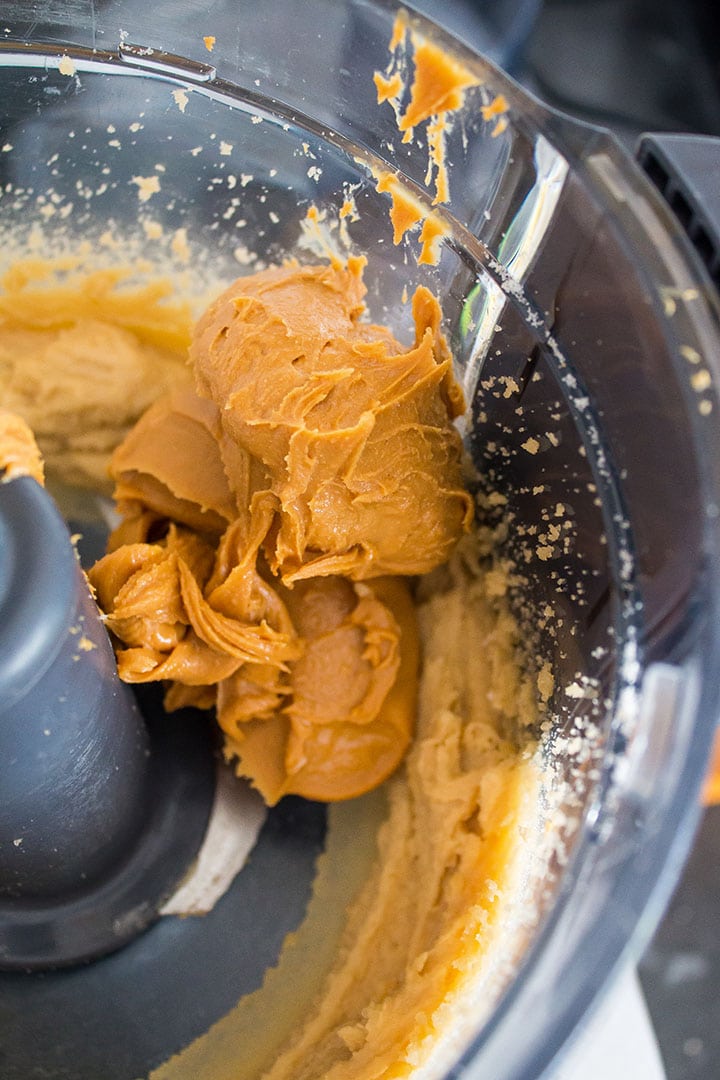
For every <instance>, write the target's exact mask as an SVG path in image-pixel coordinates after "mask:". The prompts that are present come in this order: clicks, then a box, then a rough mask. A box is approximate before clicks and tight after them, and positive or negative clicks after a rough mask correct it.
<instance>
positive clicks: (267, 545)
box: [90, 260, 472, 804]
mask: <svg viewBox="0 0 720 1080" xmlns="http://www.w3.org/2000/svg"><path fill="white" fill-rule="evenodd" d="M362 266H363V263H362V262H361V261H360V260H354V261H350V262H349V263H348V265H347V266H345V267H343V266H335V265H321V266H313V267H301V266H299V265H297V264H294V263H289V264H287V265H285V266H282V267H275V268H272V269H269V270H266V271H263V272H261V273H258V274H255V275H252V276H249V277H245V278H240V279H239V280H238V281H236V282H234V284H233V285H231V286H230V288H229V289H227V290H226V291H225V292H224V293H223V294H222V295H221V296H220V297H219V298H218V299H217V300H216V301H215V302H214V303H213V304H211V305H210V307H209V308H208V310H207V311H206V312H205V314H204V315H203V316H202V317H201V318H200V320H199V322H198V323H197V326H196V328H195V332H194V334H193V338H192V343H191V346H190V358H191V362H192V367H193V373H194V378H195V383H196V391H197V392H196V393H194V392H192V391H189V390H185V389H181V390H176V391H174V392H172V393H171V394H170V395H169V396H166V397H164V398H162V399H160V400H159V401H158V402H156V403H155V404H154V405H153V406H152V407H151V408H150V409H149V410H148V411H147V412H146V413H145V415H144V416H143V417H142V418H141V420H140V421H139V422H138V424H137V425H136V426H135V428H134V429H133V430H132V431H131V432H130V434H129V435H128V437H127V438H126V439H125V440H124V442H123V443H122V444H121V445H120V446H119V447H118V449H117V450H116V451H115V453H114V455H113V459H112V466H111V469H112V474H113V477H114V479H115V482H116V489H115V497H116V500H117V506H118V510H119V511H120V513H121V515H122V522H121V524H120V526H119V527H118V528H117V530H116V531H115V533H114V534H113V536H112V537H111V542H110V548H111V550H110V552H109V554H108V555H107V556H106V557H105V558H104V559H102V560H101V561H100V562H99V563H98V564H96V566H95V567H94V568H93V570H92V571H91V574H90V579H91V582H92V584H93V585H94V587H95V589H96V592H97V597H98V602H99V604H100V606H101V608H102V609H103V611H104V612H105V616H106V622H107V626H108V629H109V630H110V631H111V632H112V633H113V635H114V636H115V639H116V641H117V643H118V647H117V656H118V668H119V672H120V676H121V678H123V679H124V680H125V681H127V682H137V683H140V682H149V681H157V680H162V681H164V682H166V683H167V684H168V689H167V693H166V706H167V707H168V708H170V709H173V708H178V707H180V706H183V705H196V706H200V707H209V706H212V705H214V706H216V708H217V716H218V722H219V724H220V726H221V728H222V729H223V731H224V732H225V735H226V744H225V746H226V753H227V755H228V757H232V758H236V759H237V761H238V771H239V772H240V773H242V774H243V775H245V776H248V777H250V779H251V780H252V782H253V783H254V784H255V786H256V787H257V788H258V789H259V790H260V792H261V793H262V795H263V796H264V798H265V799H266V801H267V802H268V803H270V804H273V803H275V802H277V801H278V799H280V798H281V797H282V796H283V795H285V794H289V793H293V794H299V795H304V796H306V797H309V798H313V799H321V800H336V799H346V798H350V797H353V796H356V795H358V794H360V793H362V792H364V791H367V790H369V789H370V788H372V787H374V786H376V785H377V784H379V783H380V782H381V781H382V780H384V779H385V778H386V777H387V776H388V775H389V774H390V773H391V772H392V771H393V770H394V769H395V768H396V767H397V765H398V764H399V762H400V760H401V759H402V757H403V755H404V753H405V751H406V749H407V747H408V745H409V742H410V738H411V733H412V728H413V719H414V715H415V707H416V681H417V668H418V659H419V657H418V643H417V628H416V625H415V613H414V607H413V602H412V598H411V595H410V591H409V586H408V583H407V580H406V579H408V578H410V577H412V576H414V575H417V574H422V573H425V572H427V571H429V570H431V569H433V568H434V567H435V566H438V565H440V564H441V563H443V562H445V561H446V560H447V558H448V557H449V555H450V552H451V551H452V549H453V548H454V546H455V544H456V543H457V541H458V539H459V537H460V536H461V535H462V533H463V532H464V531H466V530H467V528H468V526H469V523H470V520H471V517H472V502H471V499H470V497H469V495H468V494H467V492H466V491H465V490H464V488H463V485H462V476H461V447H460V440H459V436H458V434H457V432H456V430H455V428H454V427H453V424H452V420H453V418H454V417H455V416H456V415H457V414H458V413H459V411H460V410H461V408H462V405H463V402H462V395H461V392H460V390H459V388H458V387H457V384H456V383H455V381H454V379H453V376H452V370H451V358H450V353H449V350H448V347H447V345H446V343H445V340H444V338H443V337H442V334H441V332H440V310H439V306H438V304H437V301H436V300H435V299H434V297H432V295H431V294H430V293H429V292H428V291H427V290H426V289H424V288H420V289H418V290H417V292H416V294H415V297H414V300H413V315H414V319H415V342H414V344H413V345H412V346H411V347H410V348H403V346H402V345H400V344H399V343H398V342H397V341H396V340H395V339H394V337H393V336H392V335H391V333H390V332H389V331H388V330H387V329H386V328H384V327H379V326H374V325H372V324H370V323H368V322H365V321H363V319H362V316H363V314H364V305H363V296H364V291H365V290H364V285H363V283H362Z"/></svg>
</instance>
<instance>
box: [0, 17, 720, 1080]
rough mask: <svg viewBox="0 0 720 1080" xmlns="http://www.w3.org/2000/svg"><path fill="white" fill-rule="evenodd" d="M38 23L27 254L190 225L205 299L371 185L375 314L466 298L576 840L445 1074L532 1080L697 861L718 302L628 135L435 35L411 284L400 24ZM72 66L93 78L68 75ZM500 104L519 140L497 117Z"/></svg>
mask: <svg viewBox="0 0 720 1080" xmlns="http://www.w3.org/2000/svg"><path fill="white" fill-rule="evenodd" d="M23 7H24V5H22V4H16V3H10V4H8V5H7V10H5V11H4V12H3V15H4V19H5V20H6V25H8V26H9V27H10V28H11V30H12V31H13V35H12V36H14V37H15V38H22V36H23V35H24V34H31V35H32V37H33V38H34V39H35V44H34V45H33V46H32V47H30V46H27V47H26V46H24V45H22V44H17V43H15V44H12V43H10V42H9V41H8V42H7V43H6V44H4V45H3V51H2V52H0V65H2V66H0V78H1V79H2V86H1V87H0V89H1V90H2V100H3V102H4V109H5V112H6V116H5V122H4V130H5V132H6V135H5V136H4V137H5V138H6V139H7V145H8V146H10V150H9V151H8V152H7V153H6V154H4V155H2V157H1V158H0V167H2V170H3V174H2V182H3V184H4V185H5V190H4V194H3V198H2V200H1V201H0V217H1V218H2V220H3V222H4V223H8V222H9V223H12V225H13V227H14V228H16V229H17V228H20V229H22V228H26V229H27V234H28V236H31V231H32V228H33V226H34V225H36V224H37V222H38V221H42V225H43V230H44V235H46V236H47V235H53V236H56V237H57V243H58V244H60V243H62V242H63V237H65V236H66V235H67V233H68V232H72V231H74V232H75V234H76V235H80V234H82V235H83V236H84V237H85V238H87V239H89V240H91V241H93V242H95V243H96V244H98V246H100V238H101V237H102V235H103V234H104V233H105V232H106V231H107V230H108V229H109V228H110V229H112V230H113V231H114V233H115V234H116V235H117V236H125V235H131V234H133V233H136V232H138V229H139V225H138V223H139V222H140V225H142V221H143V220H145V221H146V222H148V223H150V222H153V221H160V222H161V224H162V227H163V230H164V235H165V236H166V237H171V236H174V235H177V233H176V230H178V229H183V230H186V233H185V234H184V235H185V236H186V238H187V240H188V242H189V243H190V246H191V259H192V265H193V269H194V270H195V271H197V273H198V275H199V278H202V274H203V273H204V272H205V271H207V270H208V268H209V267H211V269H212V271H213V273H219V274H220V275H221V276H222V275H224V276H230V275H231V274H235V273H237V272H238V269H239V265H240V266H243V265H252V264H253V262H254V261H256V260H262V261H271V260H275V259H277V258H279V257H282V256H283V255H286V254H298V255H300V256H301V257H302V258H311V257H312V238H309V237H308V233H307V229H306V228H305V226H304V224H303V222H304V220H305V217H306V213H307V210H308V208H309V206H310V205H311V204H313V205H315V206H317V207H318V208H319V209H320V211H321V213H322V212H324V213H325V214H326V215H327V217H326V221H327V222H329V223H331V222H333V221H337V219H338V215H339V211H340V209H341V207H342V205H343V202H344V200H345V199H346V197H347V195H348V194H349V193H351V194H352V195H353V197H354V199H355V203H356V206H357V210H358V218H357V220H350V221H348V222H347V223H346V226H347V235H348V236H349V239H350V242H351V246H352V249H353V250H355V251H357V252H362V253H364V254H366V255H367V258H368V267H367V272H366V279H367V281H368V285H369V294H368V305H369V308H370V313H371V315H372V317H373V318H375V319H377V320H381V321H389V322H390V324H391V325H392V326H393V327H394V328H395V330H396V331H397V332H398V334H400V335H405V334H406V333H407V331H408V315H407V308H406V306H405V305H403V303H402V294H403V290H404V289H405V288H406V287H408V288H409V289H411V287H412V285H414V284H415V283H418V282H425V283H427V284H429V285H430V286H431V288H433V289H434V290H435V291H436V292H438V293H439V295H440V297H441V299H442V303H443V310H444V313H445V318H446V327H447V330H448V333H449V336H450V338H451V342H452V346H453V351H454V355H455V359H456V363H457V368H458V374H459V376H460V378H461V381H462V382H463V384H464V387H465V391H466V395H467V398H468V401H469V402H470V403H471V406H470V421H469V423H468V430H467V441H468V446H469V448H470V450H471V452H472V455H473V458H474V460H475V463H476V465H477V466H478V469H479V471H480V474H481V476H482V478H483V482H484V485H485V486H486V487H487V488H488V489H489V490H493V491H497V490H500V491H502V493H503V495H504V496H505V498H506V500H507V502H506V504H505V506H504V510H503V513H504V515H505V518H506V520H507V521H508V522H509V528H508V538H507V541H506V554H507V556H508V558H512V559H514V560H515V562H516V563H517V565H518V566H519V567H520V568H521V569H522V573H523V576H524V578H525V584H524V587H523V589H522V590H521V595H520V596H519V598H518V606H519V610H520V611H521V614H522V618H523V619H524V622H525V626H526V627H527V631H528V637H529V638H531V637H533V636H535V637H537V639H538V643H539V648H540V650H541V652H544V654H545V655H546V656H547V657H548V658H549V659H551V660H552V662H553V665H554V668H555V672H556V694H555V698H554V701H553V709H554V715H555V717H556V720H555V723H554V727H553V730H552V731H551V732H550V733H549V734H548V736H547V760H548V797H549V798H550V799H551V800H554V803H555V810H554V815H555V816H554V818H553V822H554V824H555V830H556V839H557V845H556V855H555V858H554V859H553V860H550V861H548V862H547V863H546V864H545V865H544V873H543V874H542V875H541V877H540V878H539V879H538V881H537V882H536V885H537V895H536V901H535V906H534V913H535V914H534V921H533V926H532V928H531V933H530V934H529V938H528V941H527V944H526V947H525V949H524V951H523V954H522V957H521V959H520V961H519V964H518V967H517V970H516V973H515V976H514V978H513V979H512V981H511V982H510V983H509V984H508V986H507V987H505V989H504V992H503V993H501V994H500V996H499V997H498V1000H497V1001H496V1002H495V1003H494V1004H495V1007H494V1008H493V1010H492V1012H491V1014H490V1016H489V1017H488V1016H487V1015H486V1006H487V1002H478V1025H477V1031H476V1032H475V1037H474V1039H473V1041H472V1044H471V1045H469V1046H468V1047H467V1050H466V1052H465V1054H464V1056H462V1058H461V1059H460V1060H459V1061H453V1062H450V1061H448V1062H447V1066H446V1070H445V1075H446V1076H447V1077H448V1078H449V1077H459V1076H463V1077H473V1076H477V1077H486V1076H490V1077H493V1078H495V1080H520V1078H527V1080H531V1078H533V1080H534V1078H537V1077H538V1076H539V1075H540V1074H541V1073H542V1071H543V1069H544V1068H545V1067H546V1066H547V1064H548V1063H549V1062H550V1061H551V1060H552V1058H553V1057H554V1056H555V1054H556V1053H557V1052H558V1050H559V1048H560V1047H561V1045H562V1044H563V1042H564V1041H565V1040H566V1039H567V1037H568V1036H569V1034H570V1032H571V1031H572V1029H573V1027H574V1025H575V1024H576V1023H577V1022H578V1021H579V1019H580V1018H581V1017H582V1015H583V1014H584V1013H585V1012H586V1010H587V1009H588V1008H589V1007H590V1005H591V1002H592V1000H593V999H594V997H595V996H596V994H597V993H598V992H599V990H600V988H601V987H602V986H603V985H605V984H606V983H607V981H608V980H609V979H610V978H611V976H612V973H613V970H614V969H615V967H616V965H617V963H618V961H619V959H620V958H621V956H622V955H623V954H624V953H625V952H626V951H627V950H628V949H638V948H640V947H641V945H642V943H643V942H644V941H645V940H646V938H647V936H648V935H649V933H650V932H651V930H652V928H653V926H654V923H655V921H656V919H657V917H658V915H659V913H660V910H661V908H662V905H663V903H664V901H665V899H666V897H667V894H668V890H669V888H670V887H671V885H672V882H673V881H674V879H675V877H676V874H677V872H678V869H679V866H680V864H681V861H682V858H683V857H684V854H685V852H686V850H687V848H688V845H689V843H690V838H691V835H692V830H693V827H694V823H695V820H696V810H695V803H696V794H697V790H698V787H699V784H700V780H701V777H702V773H703V770H704V764H705V760H706V754H707V748H708V745H709V741H710V737H711V733H712V731H713V729H714V726H715V723H716V719H717V717H718V713H719V711H720V709H719V700H718V699H719V695H720V687H719V686H718V681H717V678H716V672H717V670H718V665H719V663H720V618H719V616H720V533H719V529H720V524H719V520H718V519H719V515H720V437H719V432H718V425H717V416H718V399H717V394H716V389H715V380H716V378H717V374H718V372H717V365H718V356H720V335H719V332H718V302H717V297H716V295H715V293H714V290H713V288H712V286H711V284H710V282H709V279H707V277H706V276H705V273H704V270H703V268H702V266H701V264H700V263H699V262H698V261H696V260H695V258H694V257H693V255H692V253H691V252H690V251H689V249H688V248H687V247H686V244H685V240H684V238H683V236H682V233H681V230H680V229H679V227H678V225H677V223H676V222H675V220H674V219H673V217H672V214H671V213H670V211H669V210H668V208H667V207H666V206H664V204H663V203H662V202H661V200H660V199H659V197H658V196H657V194H656V193H655V192H654V191H653V189H652V187H651V185H650V184H649V183H648V182H647V181H646V179H645V178H644V177H643V176H642V174H641V172H640V171H639V170H638V169H637V167H636V166H635V165H634V164H633V163H632V161H631V160H630V159H629V158H627V157H626V155H624V154H623V153H622V152H621V150H620V149H619V148H618V147H617V146H616V145H615V144H614V142H613V141H612V139H611V138H610V137H609V136H608V135H606V134H604V133H602V132H599V131H594V130H591V129H586V128H582V127H579V126H577V125H575V124H572V123H570V122H569V121H568V120H566V119H565V118H562V117H559V116H557V115H555V114H552V113H550V112H549V111H548V110H546V109H544V108H543V107H542V105H540V104H539V103H538V102H536V101H534V100H532V99H531V98H529V97H528V96H527V95H526V94H524V93H523V92H522V91H520V90H519V89H518V88H517V87H516V86H515V85H514V84H513V83H512V82H511V81H510V80H509V79H508V78H507V77H506V76H504V75H503V74H502V73H501V72H499V71H498V70H497V69H495V68H494V67H493V66H492V65H491V64H489V63H488V62H487V61H485V60H483V59H482V58H480V57H477V56H474V55H473V54H471V53H470V52H469V51H468V50H466V49H464V48H463V47H462V46H460V45H458V44H456V43H453V42H452V40H451V39H449V38H447V37H446V36H444V35H443V34H441V33H440V32H439V31H436V30H434V29H433V28H432V27H431V26H430V25H429V24H427V23H424V22H422V21H418V22H417V23H416V24H415V28H416V30H417V32H418V33H421V34H422V35H424V36H425V37H429V38H431V39H432V40H435V41H436V42H438V43H440V44H442V46H443V47H444V48H445V49H447V50H448V51H450V52H451V53H453V54H454V55H455V56H456V57H457V58H458V59H459V60H460V61H461V62H462V63H463V64H465V65H466V66H467V67H468V69H469V70H471V71H472V72H473V74H474V75H475V77H476V79H477V81H478V85H477V86H476V87H475V88H473V89H472V90H470V91H469V92H468V94H467V96H466V103H465V107H464V109H463V111H462V113H461V115H460V116H458V117H457V118H456V122H455V123H454V125H453V126H452V128H451V129H450V130H449V132H448V140H447V158H448V161H449V162H450V163H451V164H450V200H449V202H448V203H447V204H446V205H444V206H442V207H439V208H436V213H437V214H438V215H439V218H440V219H441V220H442V222H443V225H444V227H445V229H446V233H447V236H446V240H445V241H444V243H443V244H442V248H441V254H440V259H439V262H438V265H437V266H436V267H430V268H428V267H425V266H418V264H417V255H418V251H419V247H418V243H417V235H416V234H414V235H413V234H409V235H408V237H407V238H406V240H405V241H404V242H403V244H402V245H401V246H400V247H395V246H394V245H393V243H392V233H391V229H390V225H389V220H388V209H389V200H388V198H387V196H385V195H379V194H378V193H377V191H376V189H375V183H374V181H373V179H372V175H371V172H372V170H373V169H375V170H377V169H378V168H385V167H390V168H392V169H393V170H397V171H398V172H399V173H400V174H401V175H402V177H403V180H404V183H405V185H406V188H407V190H408V191H410V192H411V193H412V195H413V196H414V197H415V198H417V200H418V201H419V202H420V203H421V204H422V205H423V206H424V207H425V208H426V210H427V211H428V212H430V210H431V207H432V197H433V192H432V190H431V189H429V188H428V186H427V182H426V172H427V154H426V149H425V146H424V138H423V137H419V138H416V139H415V141H414V142H412V143H409V144H403V143H401V141H400V137H399V135H398V131H397V126H396V121H395V116H394V114H393V111H392V109H391V108H390V106H389V105H387V104H386V105H384V106H378V104H377V101H376V93H375V87H374V84H373V79H372V76H373V72H374V71H376V70H382V69H384V68H386V66H387V63H388V58H389V57H388V51H387V46H388V42H389V39H390V36H391V31H392V26H393V21H394V18H395V15H396V10H395V8H394V7H392V6H391V5H390V4H389V3H383V2H379V0H377V2H369V0H368V2H361V0H358V2H357V3H339V2H336V0H315V2H314V3H312V4H302V5H298V4H292V3H281V2H280V0H270V2H269V3H267V4H265V5H263V7H262V17H260V15H259V14H258V12H257V11H256V7H255V5H251V4H244V3H243V4H238V3H233V4H230V3H227V4H219V5H217V7H214V8H213V12H212V16H211V17H210V16H208V18H207V20H206V21H205V20H199V19H198V17H197V15H196V13H194V12H193V11H192V5H189V4H172V5H170V4H161V5H159V6H156V7H155V8H153V10H152V11H149V10H148V11H139V10H138V9H137V7H136V6H134V5H131V4H128V3H124V2H119V3H116V4H110V5H108V7H107V8H105V9H103V10H102V11H100V12H95V14H94V18H93V20H92V21H90V20H88V21H85V22H83V23H82V25H78V23H77V19H76V18H75V17H72V18H71V17H70V16H69V15H68V16H67V17H66V16H65V15H63V14H62V12H61V11H60V10H59V9H58V6H57V5H49V7H52V12H53V18H54V21H52V20H50V19H48V20H47V21H46V22H42V20H41V21H37V17H36V15H37V13H36V12H35V7H36V5H33V18H34V21H32V22H31V21H30V20H27V19H26V20H25V21H23V12H22V9H23ZM46 10H47V9H46ZM269 26H272V27H273V28H274V29H273V33H272V34H269V33H268V27H269ZM205 35H213V36H215V38H216V41H215V44H214V47H213V50H212V52H211V53H210V52H209V51H208V50H207V48H206V47H205V46H204V45H203V41H202V39H203V36H205ZM92 49H95V50H96V52H95V53H92V52H91V51H89V50H92ZM63 55H65V56H66V57H68V59H69V60H70V61H72V65H73V66H74V68H75V74H74V75H71V76H67V75H63V74H62V73H61V72H60V70H59V64H60V62H61V57H62V56H63ZM183 57H185V58H189V61H190V62H188V61H187V59H183ZM66 67H67V65H66ZM500 94H502V95H504V97H505V100H506V102H507V105H508V110H507V113H506V114H505V115H506V118H507V120H508V124H507V127H506V128H504V129H502V128H501V127H500V128H498V127H497V125H496V121H495V120H493V119H491V120H485V119H484V118H483V114H482V108H481V107H482V105H488V104H490V103H492V102H493V101H494V100H496V99H497V97H498V95H500ZM110 128H112V130H110ZM228 148H229V149H228ZM105 170H107V171H105ZM152 175H156V176H158V178H159V180H158V186H159V191H158V194H156V195H153V196H152V198H150V199H148V201H147V202H141V201H140V200H139V198H138V184H137V178H138V177H148V176H152ZM49 191H51V192H52V194H51V195H49V194H48V192H49ZM48 200H50V202H52V204H53V205H54V206H55V210H54V211H53V212H52V213H50V212H44V213H43V210H42V207H43V206H44V205H47V203H48ZM68 205H71V210H69V211H67V214H66V216H65V217H64V218H62V220H60V216H59V215H60V211H61V209H62V208H63V207H67V206H68ZM148 227H149V226H148ZM336 233H337V235H339V229H338V230H336ZM308 245H310V246H308ZM200 284H202V281H200V280H199V285H200ZM199 285H198V288H199ZM518 1030H521V1031H522V1038H518ZM118 1037H119V1038H121V1037H122V1036H121V1035H119V1036H118Z"/></svg>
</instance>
